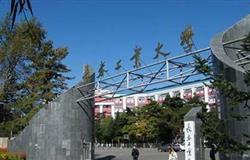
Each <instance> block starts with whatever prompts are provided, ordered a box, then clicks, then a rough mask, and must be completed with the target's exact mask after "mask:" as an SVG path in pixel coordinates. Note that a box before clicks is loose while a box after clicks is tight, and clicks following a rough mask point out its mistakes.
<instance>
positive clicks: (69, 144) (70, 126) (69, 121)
mask: <svg viewBox="0 0 250 160" xmlns="http://www.w3.org/2000/svg"><path fill="white" fill-rule="evenodd" d="M82 84H83V83H79V84H78V85H82ZM78 85H76V86H74V87H72V88H71V89H69V90H67V91H66V92H65V93H63V94H61V95H60V96H58V97H57V98H56V99H55V100H54V101H52V102H50V103H49V104H48V105H46V106H45V107H44V108H42V109H41V110H40V111H39V112H38V113H37V114H36V115H35V116H34V117H33V118H32V119H31V121H30V122H29V124H28V126H26V128H25V129H24V130H23V131H22V132H21V133H20V134H19V135H18V136H17V137H16V138H15V139H13V140H11V141H10V143H9V146H8V147H9V150H11V151H18V152H20V151H21V152H26V153H27V159H28V160H85V159H89V158H90V155H91V149H90V148H89V146H92V145H88V142H89V143H93V128H92V127H93V118H94V117H93V108H94V107H93V103H94V102H93V100H92V101H88V102H86V101H85V103H80V104H78V103H77V102H76V100H77V99H79V98H80V97H82V95H81V93H80V92H79V90H78V89H77V86H78ZM88 90H90V88H85V89H83V90H82V92H83V93H84V92H86V91H88ZM91 106H92V107H91ZM92 153H94V152H93V150H92Z"/></svg>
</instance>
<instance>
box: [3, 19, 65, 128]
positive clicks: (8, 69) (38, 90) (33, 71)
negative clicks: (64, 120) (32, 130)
mask: <svg viewBox="0 0 250 160" xmlns="http://www.w3.org/2000/svg"><path fill="white" fill-rule="evenodd" d="M27 31H31V32H32V33H33V34H29V32H27ZM67 54H68V51H67V48H54V46H53V43H52V41H50V40H47V39H46V31H45V30H44V29H43V28H42V27H41V25H40V24H39V23H38V22H37V21H36V20H31V21H29V22H28V23H27V22H26V21H23V22H21V23H19V24H16V25H15V26H13V27H12V24H11V20H10V19H9V18H5V19H4V21H2V22H1V25H0V73H1V74H0V75H1V77H0V86H1V88H2V89H1V90H0V101H3V102H5V103H6V105H5V106H4V111H6V112H7V113H6V114H5V115H6V117H4V118H2V121H0V126H1V127H0V130H1V131H2V129H3V128H4V129H3V130H4V131H6V130H5V129H6V127H7V126H9V123H12V122H13V121H18V122H15V123H12V124H15V126H13V127H11V130H14V128H17V129H16V132H15V133H17V132H18V131H19V130H20V129H22V128H23V127H24V126H25V125H26V123H27V122H28V121H29V119H30V118H31V117H32V115H34V113H35V112H36V111H37V110H38V109H39V108H40V107H41V106H42V105H43V104H46V103H48V102H49V101H51V100H53V99H54V98H55V97H56V96H57V95H58V94H60V93H61V92H62V91H63V90H65V89H66V88H67V87H66V80H68V79H70V77H67V76H64V73H67V72H69V71H70V70H69V69H68V68H67V66H65V65H64V64H63V63H62V60H63V59H64V58H65V57H66V56H67ZM4 131H3V132H4Z"/></svg>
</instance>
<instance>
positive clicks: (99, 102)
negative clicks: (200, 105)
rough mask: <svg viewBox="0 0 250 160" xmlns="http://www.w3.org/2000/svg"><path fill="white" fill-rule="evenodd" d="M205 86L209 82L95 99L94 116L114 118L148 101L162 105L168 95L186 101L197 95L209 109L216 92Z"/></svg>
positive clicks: (213, 101)
mask: <svg viewBox="0 0 250 160" xmlns="http://www.w3.org/2000/svg"><path fill="white" fill-rule="evenodd" d="M205 84H209V81H198V82H194V83H190V84H184V85H178V86H175V87H170V88H167V89H164V90H160V91H155V92H150V93H141V94H135V95H131V96H124V97H121V98H114V99H108V100H103V99H101V98H96V99H95V116H97V115H99V114H104V116H105V117H108V116H112V117H113V118H115V115H116V113H117V112H124V111H126V109H127V108H130V109H133V108H135V107H142V106H144V105H146V104H148V103H150V100H154V101H157V102H158V103H162V102H163V101H164V100H165V97H166V96H167V95H170V97H174V96H179V97H180V98H182V99H186V100H188V99H190V98H192V97H193V96H194V95H197V96H199V97H200V98H201V99H202V100H203V101H204V102H206V103H208V109H209V108H211V107H213V106H215V103H216V92H215V90H214V89H212V88H209V87H208V86H206V85H205ZM97 94H98V93H97Z"/></svg>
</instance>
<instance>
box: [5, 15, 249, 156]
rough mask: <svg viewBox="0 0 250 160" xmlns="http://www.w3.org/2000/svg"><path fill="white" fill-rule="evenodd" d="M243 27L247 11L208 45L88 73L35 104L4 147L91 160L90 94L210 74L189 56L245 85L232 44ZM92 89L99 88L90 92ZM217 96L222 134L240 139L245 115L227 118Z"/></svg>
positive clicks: (109, 94) (243, 60) (127, 91)
mask: <svg viewBox="0 0 250 160" xmlns="http://www.w3.org/2000/svg"><path fill="white" fill-rule="evenodd" d="M249 32H250V16H247V17H245V18H244V19H242V20H241V21H240V22H239V23H237V24H235V25H234V26H233V27H231V28H229V29H228V30H226V31H225V32H223V33H221V34H220V35H219V36H216V37H215V38H214V39H213V40H212V42H211V47H206V48H202V49H199V50H196V51H192V52H190V53H186V54H182V55H179V56H175V57H171V58H168V59H166V60H163V61H159V62H156V63H152V64H149V65H146V66H142V67H140V68H138V69H132V70H128V71H126V72H122V73H119V74H116V75H113V76H110V77H108V78H105V79H100V80H98V81H95V79H94V75H93V77H92V82H91V83H88V84H84V83H83V82H79V83H78V84H77V85H75V86H74V87H72V88H71V89H69V90H68V91H66V92H65V93H63V94H62V95H60V96H59V97H57V98H56V99H55V100H54V101H52V102H50V103H49V104H48V106H47V107H45V108H43V109H41V110H40V111H39V112H38V113H37V114H36V115H35V116H34V117H33V118H32V119H31V121H30V123H29V125H28V126H26V128H25V129H24V130H23V131H22V132H21V133H20V135H18V136H17V137H16V139H14V140H12V141H10V145H9V149H10V150H11V151H25V152H26V153H27V154H28V160H33V159H35V160H45V159H46V160H47V159H51V160H53V159H54V160H68V159H70V160H79V159H81V158H82V159H86V160H87V159H91V160H92V159H93V158H94V156H93V155H94V154H93V153H94V148H93V143H94V137H93V121H94V98H96V97H99V99H100V101H103V100H107V99H111V98H119V97H121V96H125V95H126V96H128V95H132V94H136V93H142V92H150V91H153V90H158V89H163V88H167V87H170V86H174V85H182V84H185V83H190V82H192V81H196V80H205V79H209V78H210V77H205V76H203V75H202V74H200V73H199V72H198V71H197V70H196V68H195V62H194V58H193V56H194V55H200V56H201V57H202V58H203V59H207V60H208V63H209V64H212V65H213V66H215V68H216V69H217V71H222V70H225V78H228V79H229V80H231V81H232V82H234V83H235V84H236V86H237V87H238V88H240V89H245V90H246V89H247V87H246V86H244V85H243V84H244V83H242V81H243V75H244V73H245V72H246V71H247V70H248V69H249V65H250V61H249V59H248V58H249V56H247V54H246V53H245V54H240V55H239V54H238V50H237V49H236V48H239V47H240V44H241V43H242V40H243V39H244V38H245V35H247V34H248V33H249ZM212 60H213V61H212ZM215 73H218V72H215ZM227 75H233V76H227ZM236 80H237V81H236ZM162 86H163V87H162ZM96 89H101V90H104V91H105V92H102V93H101V94H99V95H95V94H94V93H95V90H96ZM219 98H220V101H221V106H220V110H221V114H220V117H221V118H222V119H225V120H226V121H227V122H228V124H227V127H228V133H229V134H230V135H232V136H234V137H235V138H237V139H242V141H244V138H243V137H240V134H241V133H242V132H243V130H244V131H245V132H247V133H250V128H249V127H248V128H246V127H245V128H244V126H250V125H249V124H250V120H249V118H248V119H246V120H245V121H244V122H241V123H240V124H239V123H237V122H236V121H234V120H233V119H230V118H228V115H230V114H231V112H230V111H228V109H227V107H228V106H229V104H227V102H226V101H225V98H224V97H221V96H220V97H219ZM240 107H241V106H240ZM237 112H239V113H242V112H244V110H243V109H240V110H239V111H237ZM44 117H46V118H44ZM40 126H42V127H40ZM187 126H190V127H191V129H192V127H193V128H195V126H193V123H186V127H187ZM40 128H42V129H40ZM55 131H56V132H55ZM191 133H192V134H193V133H194V132H191ZM196 133H197V130H196ZM81 135H84V137H85V139H86V142H88V143H89V144H90V145H88V144H86V145H85V144H82V143H81ZM190 136H192V135H190ZM81 146H82V147H81ZM88 146H90V147H88ZM87 148H90V150H91V151H90V153H91V154H90V155H91V156H88V153H89V151H86V152H87V153H86V152H85V150H84V149H86V150H87ZM248 155H249V153H244V154H243V155H237V154H235V155H233V154H230V155H221V157H223V159H225V160H243V158H245V159H248V158H247V156H248Z"/></svg>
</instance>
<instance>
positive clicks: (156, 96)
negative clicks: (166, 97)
mask: <svg viewBox="0 0 250 160" xmlns="http://www.w3.org/2000/svg"><path fill="white" fill-rule="evenodd" d="M158 100H159V95H158V94H156V95H155V101H156V102H157V101H158Z"/></svg>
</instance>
